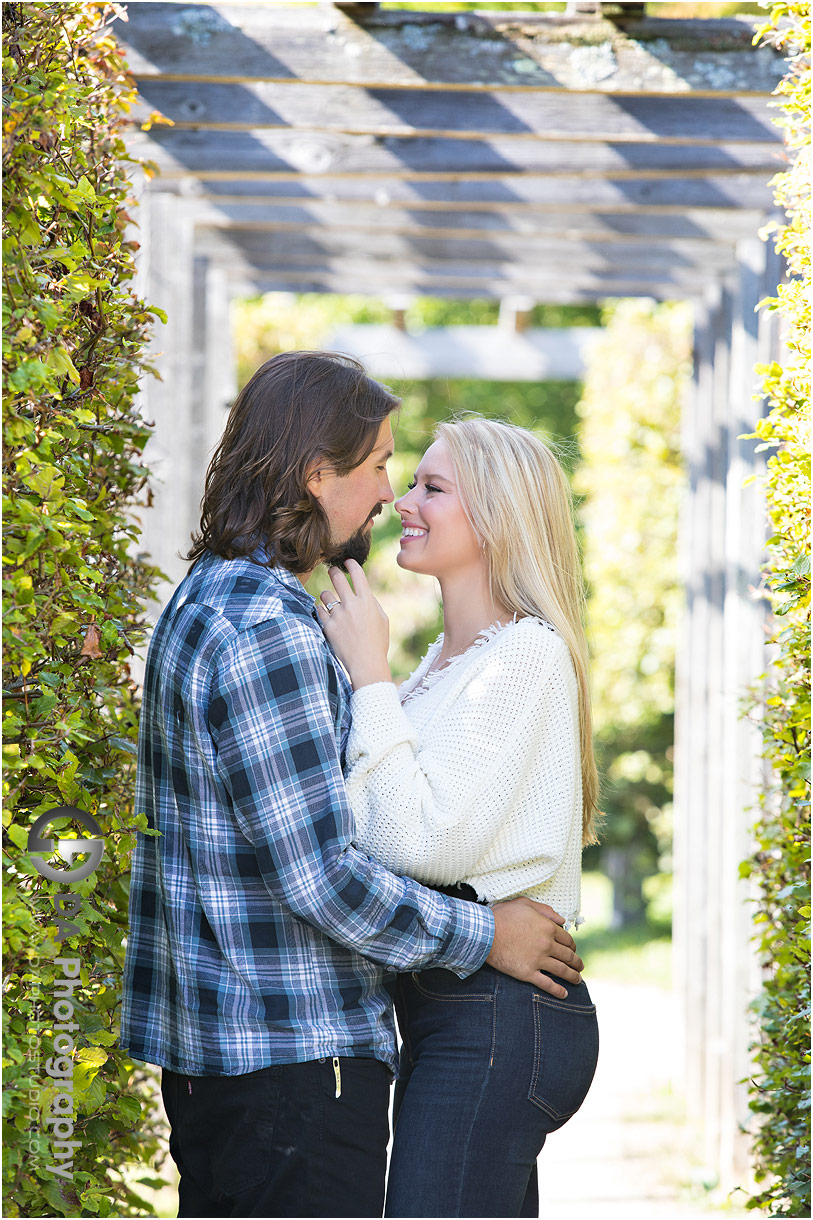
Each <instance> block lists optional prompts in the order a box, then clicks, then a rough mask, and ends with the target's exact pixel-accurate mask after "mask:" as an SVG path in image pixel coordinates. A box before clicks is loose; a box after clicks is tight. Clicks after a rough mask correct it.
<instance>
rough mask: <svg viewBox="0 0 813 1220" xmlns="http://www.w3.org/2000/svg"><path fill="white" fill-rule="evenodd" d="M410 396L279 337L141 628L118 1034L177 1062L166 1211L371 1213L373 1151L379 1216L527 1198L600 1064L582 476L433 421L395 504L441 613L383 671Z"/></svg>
mask: <svg viewBox="0 0 813 1220" xmlns="http://www.w3.org/2000/svg"><path fill="white" fill-rule="evenodd" d="M398 405H399V404H398V400H397V399H396V398H395V397H394V396H393V395H392V394H391V392H390V391H389V390H388V389H387V388H386V387H384V386H382V385H380V384H378V383H377V382H375V381H373V380H372V379H371V378H369V377H368V376H367V375H366V373H365V371H364V369H363V368H362V366H361V365H359V364H358V363H357V362H356V361H354V360H351V359H349V358H347V357H344V356H338V355H335V354H333V353H325V352H288V353H284V354H282V355H280V356H276V357H274V358H273V359H272V360H270V361H268V362H267V363H266V364H265V365H263V367H262V368H261V369H259V371H258V372H257V373H256V374H255V375H254V376H253V377H252V378H251V380H250V381H249V382H248V383H247V385H246V386H245V388H244V389H243V390H242V392H241V393H240V395H239V396H238V398H237V400H236V401H235V403H234V406H233V407H232V410H231V414H230V416H229V420H228V423H227V426H226V429H225V432H224V435H223V438H222V440H221V442H220V445H219V447H218V449H217V451H216V453H215V456H214V458H213V460H212V463H211V466H210V468H209V472H208V475H207V479H206V488H205V492H204V498H203V502H202V518H201V530H200V534H199V535H198V536H197V537H196V539H195V540H194V544H193V548H192V550H191V551H190V554H189V558H190V559H191V560H193V564H192V567H191V569H190V571H189V573H188V574H187V576H186V577H185V579H184V580H183V581H182V582H181V584H180V585H179V586H178V588H177V589H176V591H175V593H174V595H173V597H172V599H171V601H170V602H169V604H168V605H167V606H166V608H165V610H164V611H163V613H162V615H161V617H160V619H159V622H158V624H157V626H156V628H155V631H154V633H153V638H152V641H151V644H150V650H149V655H148V660H147V670H146V678H145V684H144V694H143V704H142V711H141V724H140V734H139V757H138V771H137V788H136V805H135V808H136V811H137V812H144V813H146V815H147V820H148V826H149V828H150V829H151V830H152V831H155V832H157V833H155V834H148V835H140V836H139V842H138V845H137V848H136V852H135V854H134V857H133V865H132V880H131V897H130V935H129V941H128V946H127V959H126V968H125V985H124V1004H123V1013H122V1036H121V1041H122V1045H123V1046H124V1047H126V1048H128V1049H129V1051H130V1053H131V1054H132V1055H133V1056H134V1057H135V1058H137V1059H143V1060H146V1061H148V1062H150V1063H154V1064H158V1065H160V1066H161V1068H162V1069H163V1072H162V1094H163V1099H164V1105H165V1108H166V1111H167V1116H168V1118H169V1122H170V1128H171V1134H170V1151H171V1153H172V1156H173V1158H174V1160H175V1162H176V1164H177V1166H178V1169H179V1171H180V1187H179V1192H180V1212H179V1214H180V1215H181V1216H198V1217H202V1216H220V1217H226V1216H265V1217H269V1216H314V1217H334V1216H380V1215H381V1214H382V1211H383V1210H384V1198H385V1178H386V1183H387V1184H386V1215H388V1216H435V1217H444V1216H536V1215H537V1214H538V1191H537V1178H536V1158H537V1156H538V1154H539V1151H540V1149H541V1148H542V1145H543V1143H544V1141H545V1138H546V1136H547V1135H548V1134H549V1133H550V1132H552V1131H554V1130H556V1129H557V1128H558V1127H560V1126H561V1125H562V1124H563V1123H564V1122H566V1121H567V1119H568V1118H569V1117H570V1116H571V1115H572V1114H573V1113H574V1112H575V1111H576V1110H577V1109H578V1107H579V1106H580V1105H581V1103H582V1101H583V1099H584V1097H585V1095H586V1093H587V1090H588V1088H589V1086H590V1082H591V1080H592V1077H593V1072H594V1070H595V1065H596V1058H597V1053H598V1029H597V1024H596V1014H595V1008H594V1006H593V1004H592V1002H591V999H590V996H589V994H588V991H587V987H586V985H585V984H584V982H582V980H581V970H582V968H583V963H582V961H581V959H580V958H579V957H578V956H577V954H576V951H575V944H574V942H573V940H572V938H571V936H570V934H569V932H568V931H566V930H565V928H566V927H569V926H570V925H571V924H576V925H577V924H578V919H579V878H580V858H581V849H582V845H583V844H584V843H586V842H590V841H591V840H592V839H593V838H594V833H595V832H594V823H595V818H596V816H597V814H596V800H597V780H596V770H595V764H594V761H593V753H592V744H591V722H590V707H589V697H588V681H587V650H586V643H585V637H584V629H583V626H582V618H581V609H582V592H581V581H580V575H579V567H578V557H577V547H576V539H575V533H574V528H573V521H572V515H571V506H570V494H569V489H568V485H567V481H566V479H565V476H564V474H563V472H562V470H561V468H560V467H559V465H558V464H557V462H556V459H555V458H554V456H553V454H552V453H551V451H550V450H549V449H548V448H547V447H546V446H545V445H544V444H543V443H542V442H541V441H539V440H538V439H537V438H536V437H534V436H533V435H532V434H531V433H529V432H526V431H524V430H523V429H521V428H517V427H514V426H513V425H511V424H507V423H498V422H495V421H491V420H485V419H479V418H466V419H462V420H458V421H455V422H450V423H444V424H442V425H440V427H439V428H438V429H437V431H436V434H435V438H434V440H433V442H432V444H431V445H430V446H429V448H428V449H427V451H426V453H425V455H424V457H423V459H422V460H421V463H420V465H419V467H418V469H417V471H416V473H415V477H414V481H413V482H412V483H410V485H409V488H408V489H407V490H406V491H405V492H404V494H403V495H402V497H401V498H400V499H399V500H398V501H397V502H396V504H395V508H396V510H397V512H398V513H399V515H400V517H401V521H402V524H403V533H402V538H401V546H400V553H399V556H398V563H399V564H400V566H401V567H402V568H404V569H405V570H407V571H411V572H417V573H421V574H423V575H426V576H433V577H435V578H436V579H437V580H438V581H439V582H440V587H441V592H442V598H443V615H444V630H443V634H442V635H441V636H440V637H439V638H438V640H437V641H436V642H435V643H434V644H433V645H432V646H431V647H430V648H429V651H428V652H427V654H426V656H425V657H424V658H423V660H422V661H421V663H420V665H419V666H418V668H417V669H416V670H415V672H414V673H413V674H412V676H411V677H410V678H409V679H407V681H406V682H405V683H404V684H403V685H402V686H401V687H400V688H398V689H396V687H395V685H394V683H393V680H392V676H391V673H390V670H389V667H388V664H387V648H388V643H389V629H388V623H387V619H386V616H385V615H384V613H383V611H382V609H381V607H380V606H379V604H378V602H377V601H376V599H375V597H374V596H373V594H372V592H371V591H370V588H369V586H368V584H367V581H366V578H365V576H364V572H363V570H362V567H361V565H362V564H363V563H364V560H365V559H366V557H367V554H368V551H369V547H370V534H371V531H372V526H373V519H374V517H375V516H376V515H377V514H378V513H379V512H380V511H381V509H382V506H383V505H384V504H387V503H390V502H391V501H392V500H393V498H394V497H393V492H392V489H391V487H390V483H389V479H388V475H387V461H388V459H389V458H390V457H391V455H392V452H393V434H392V426H391V416H392V413H393V411H395V410H396V409H397V407H398ZM319 564H326V565H327V566H328V570H329V573H330V579H331V582H332V586H333V587H332V590H331V591H330V592H329V593H323V594H322V595H321V602H316V601H314V599H313V598H312V597H311V596H310V594H308V592H307V591H306V589H305V583H306V581H307V580H308V578H309V577H310V575H311V573H312V572H313V571H314V569H315V568H316V567H317V565H319ZM348 577H349V579H348ZM393 1009H394V1010H395V1012H396V1013H397V1019H398V1027H399V1030H400V1034H401V1049H400V1056H399V1055H398V1053H397V1049H396V1047H397V1043H396V1032H395V1020H394V1013H393ZM393 1077H397V1082H396V1087H395V1100H394V1110H393V1115H394V1132H393V1145H392V1154H391V1158H390V1165H389V1174H388V1176H387V1173H386V1170H387V1166H386V1152H387V1142H388V1138H389V1119H388V1108H389V1090H390V1084H391V1081H392V1079H393Z"/></svg>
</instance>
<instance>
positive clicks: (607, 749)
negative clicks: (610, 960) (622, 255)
mask: <svg viewBox="0 0 813 1220" xmlns="http://www.w3.org/2000/svg"><path fill="white" fill-rule="evenodd" d="M691 321H692V315H691V309H690V307H689V306H688V305H685V304H683V303H679V304H671V303H667V304H662V305H656V304H655V303H654V302H651V301H647V300H625V301H621V302H618V303H616V304H612V305H609V306H608V307H607V309H606V311H605V317H604V324H605V328H606V329H605V331H604V334H603V335H602V336H601V337H600V339H598V340H597V341H596V342H595V343H594V344H593V345H592V346H591V351H590V354H589V358H588V368H587V375H586V379H585V386H584V394H583V397H582V399H581V402H580V403H579V406H578V414H579V417H580V419H581V429H580V433H579V440H580V444H581V451H582V464H581V466H580V467H579V468H578V470H577V472H576V478H575V485H576V490H577V491H578V492H580V493H581V494H583V495H584V497H585V502H584V505H583V507H582V512H581V516H582V524H583V527H584V546H585V556H584V559H585V574H586V577H587V582H588V619H589V638H590V644H591V650H592V675H593V700H594V716H595V727H596V743H597V746H598V751H599V759H600V773H601V774H602V776H603V777H604V792H603V795H602V800H603V808H604V809H605V811H606V813H607V818H606V821H605V823H604V828H603V843H602V846H601V849H600V850H601V861H602V867H603V868H604V869H605V870H606V871H607V872H608V873H609V874H610V876H611V877H612V879H613V883H614V907H615V912H614V914H615V922H616V923H617V924H619V925H620V924H624V923H627V922H631V921H634V920H636V919H640V918H641V916H642V914H643V910H644V905H645V904H644V899H643V895H642V883H643V881H644V879H645V878H647V877H650V876H654V877H657V876H658V875H659V873H660V874H661V875H663V874H668V873H670V872H671V843H672V775H673V768H672V758H673V755H672V746H673V726H674V674H675V642H676V634H677V625H678V617H679V615H680V611H681V607H682V604H683V591H682V588H681V584H680V578H679V573H678V561H677V529H678V513H679V508H680V502H681V499H682V496H683V492H684V488H685V484H686V479H685V474H684V468H683V461H682V458H681V450H680V417H681V406H682V402H683V399H684V395H685V390H686V386H687V384H688V380H689V375H690V372H691V357H692V352H691ZM593 850H594V851H595V849H593ZM588 858H589V857H588Z"/></svg>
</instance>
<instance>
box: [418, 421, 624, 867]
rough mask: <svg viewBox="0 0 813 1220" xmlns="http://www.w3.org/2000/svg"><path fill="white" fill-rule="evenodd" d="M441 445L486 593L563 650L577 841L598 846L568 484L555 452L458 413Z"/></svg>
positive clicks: (519, 433) (580, 591)
mask: <svg viewBox="0 0 813 1220" xmlns="http://www.w3.org/2000/svg"><path fill="white" fill-rule="evenodd" d="M435 439H436V440H442V441H443V442H444V444H445V445H447V446H448V448H449V452H450V454H451V458H452V463H453V465H454V469H455V473H456V475H457V478H458V487H459V491H460V498H461V501H462V504H463V507H464V509H465V512H466V515H467V517H468V519H469V521H470V522H471V525H472V527H473V528H474V531H475V533H476V534H477V536H478V538H479V539H480V541H481V543H482V545H483V549H484V551H485V554H486V558H487V560H488V573H489V581H490V585H491V593H492V596H493V598H494V600H495V601H496V602H497V603H499V604H500V605H503V606H504V607H505V608H506V610H510V611H511V613H512V614H513V613H516V614H518V615H528V614H532V615H537V616H539V617H540V618H543V619H546V620H547V622H549V623H550V624H551V625H552V626H553V627H555V628H556V630H557V631H558V632H559V634H560V635H561V637H562V639H563V640H564V641H565V643H566V644H567V646H568V648H569V650H570V655H571V658H572V660H573V666H574V669H575V671H576V679H577V682H578V688H579V728H580V735H581V759H582V800H583V815H582V841H583V843H585V844H588V843H596V842H598V838H597V834H596V830H597V822H598V819H599V818H600V816H601V815H600V813H599V811H598V799H599V782H598V772H597V770H596V762H595V755H594V752H593V720H592V714H591V711H590V684H589V674H588V651H587V636H586V634H585V628H584V604H585V596H584V584H583V581H582V576H581V568H580V564H579V550H578V544H577V541H576V529H575V525H574V520H573V501H572V497H571V492H570V485H569V483H568V480H567V476H566V475H565V473H564V471H563V470H562V467H561V466H560V464H559V462H558V460H557V458H556V457H555V455H554V454H553V452H552V451H551V450H550V449H549V448H548V446H547V445H546V444H544V442H543V441H541V440H540V439H539V438H538V437H537V436H534V434H533V433H532V432H528V431H527V430H526V429H525V428H519V427H517V426H516V425H515V424H509V423H503V422H502V421H498V420H493V419H484V418H483V417H482V416H462V417H459V418H456V419H454V420H450V421H448V422H446V423H442V424H439V425H438V427H437V428H436V429H435Z"/></svg>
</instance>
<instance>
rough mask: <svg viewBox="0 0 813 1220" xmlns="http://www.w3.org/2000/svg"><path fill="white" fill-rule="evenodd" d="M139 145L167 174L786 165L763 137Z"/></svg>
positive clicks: (135, 145) (286, 138)
mask: <svg viewBox="0 0 813 1220" xmlns="http://www.w3.org/2000/svg"><path fill="white" fill-rule="evenodd" d="M130 143H131V147H132V150H133V152H135V153H137V154H138V155H139V156H145V157H148V158H150V159H151V160H153V161H155V163H156V164H157V165H158V167H159V169H160V171H161V173H162V174H165V175H175V176H177V175H179V174H189V173H193V174H198V175H205V176H206V177H208V178H213V179H217V178H220V179H223V178H224V177H225V176H227V175H232V176H234V175H240V176H247V177H273V176H279V175H281V174H298V173H307V174H336V173H350V174H388V175H410V174H450V173H454V174H458V173H459V174H501V175H506V174H567V175H568V176H573V175H574V174H583V175H585V176H589V177H599V176H604V175H606V174H614V175H618V174H622V173H623V174H627V175H637V176H649V175H651V174H653V173H655V174H663V173H671V174H673V175H682V174H692V173H704V174H707V173H716V174H719V173H726V172H727V173H736V172H739V171H741V170H743V169H746V170H761V171H763V172H764V173H765V174H766V176H770V175H772V174H774V173H777V172H778V171H779V170H780V169H781V168H782V166H783V164H785V158H784V154H783V152H782V150H781V149H777V148H776V147H775V146H773V145H766V144H753V143H743V144H717V145H713V146H705V145H697V144H623V143H621V144H615V145H613V144H579V143H575V144H571V145H566V144H558V143H554V144H548V143H545V142H544V141H541V140H521V141H520V140H505V139H502V138H500V137H495V138H494V139H492V140H456V139H430V138H425V137H414V138H411V139H402V138H400V137H395V136H392V137H390V136H388V137H383V138H380V139H379V138H376V137H374V136H351V135H343V134H339V133H336V132H324V131H316V132H310V133H304V132H299V133H291V132H280V131H268V130H262V129H260V130H253V131H250V132H220V131H212V132H209V131H173V130H172V129H167V128H155V129H154V130H153V131H152V132H150V134H149V136H146V135H143V134H139V135H134V136H133V138H132V140H131V142H130Z"/></svg>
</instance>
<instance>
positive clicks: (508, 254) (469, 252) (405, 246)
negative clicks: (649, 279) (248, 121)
mask: <svg viewBox="0 0 813 1220" xmlns="http://www.w3.org/2000/svg"><path fill="white" fill-rule="evenodd" d="M196 248H197V249H199V250H202V251H205V252H206V253H209V252H214V253H216V252H218V251H222V252H223V253H224V254H226V255H228V254H230V253H231V252H236V253H239V255H240V256H241V257H243V258H245V259H248V260H249V261H250V262H252V263H254V264H255V265H256V266H258V267H275V266H278V265H282V266H284V265H286V264H287V263H291V262H298V261H299V260H301V259H303V258H305V259H314V258H315V259H317V260H323V259H324V258H351V259H368V260H369V261H370V263H376V262H379V263H393V262H403V263H416V264H420V265H421V266H423V267H434V266H435V265H438V266H441V267H442V265H444V264H447V263H458V264H461V265H462V264H464V263H465V264H468V265H469V266H470V267H471V268H472V270H475V269H479V268H480V267H481V266H484V265H496V264H498V263H504V264H507V265H510V264H512V263H514V264H516V265H517V267H528V268H534V269H545V270H547V269H551V270H552V269H554V268H558V269H561V270H562V271H563V272H566V271H567V270H568V269H570V268H572V267H573V266H574V264H575V265H579V266H583V267H585V268H587V269H594V270H597V271H598V270H602V269H604V268H610V269H613V268H618V269H626V268H630V269H631V268H643V269H644V270H646V271H647V272H649V271H654V270H657V271H660V270H661V269H679V268H681V267H684V268H692V267H695V268H701V269H704V270H706V271H722V270H727V269H730V268H731V267H732V266H733V265H734V263H735V255H734V247H733V245H725V244H722V243H715V242H707V241H704V242H695V241H691V240H689V239H686V240H684V241H679V242H669V241H666V240H661V241H656V242H652V241H651V240H649V241H648V240H647V239H645V238H644V239H642V240H640V241H638V242H630V243H625V244H623V245H621V246H619V245H618V243H613V242H601V241H596V242H592V241H584V240H579V239H573V240H570V241H563V240H561V239H555V238H554V239H552V238H549V237H525V236H522V235H519V234H515V233H508V234H504V233H490V234H486V235H484V236H483V237H481V238H477V237H474V238H470V237H424V236H421V235H420V234H415V235H411V234H410V235H402V234H397V233H386V232H380V231H378V230H372V231H369V232H366V233H365V232H360V231H359V230H357V229H346V230H342V229H338V228H336V227H333V226H331V227H325V228H318V227H314V228H312V229H310V230H305V231H303V230H293V231H290V230H283V231H280V230H275V229H272V230H257V229H239V228H234V227H232V228H229V229H223V228H206V227H203V226H201V227H199V228H198V229H197V233H196Z"/></svg>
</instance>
